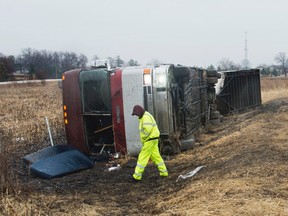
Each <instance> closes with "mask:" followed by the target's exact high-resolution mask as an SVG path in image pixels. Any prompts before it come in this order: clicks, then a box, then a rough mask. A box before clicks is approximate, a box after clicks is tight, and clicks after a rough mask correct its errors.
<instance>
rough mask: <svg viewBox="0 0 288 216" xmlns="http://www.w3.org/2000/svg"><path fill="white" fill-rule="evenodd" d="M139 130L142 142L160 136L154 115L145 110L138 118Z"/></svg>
mask: <svg viewBox="0 0 288 216" xmlns="http://www.w3.org/2000/svg"><path fill="white" fill-rule="evenodd" d="M139 131H140V139H141V142H142V143H143V144H144V143H145V142H147V141H148V140H150V139H153V138H158V137H159V136H160V131H159V129H158V127H157V124H156V121H155V119H154V117H153V116H152V115H151V114H150V113H149V112H147V111H145V113H144V115H143V116H142V118H140V119H139Z"/></svg>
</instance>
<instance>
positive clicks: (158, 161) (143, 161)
mask: <svg viewBox="0 0 288 216" xmlns="http://www.w3.org/2000/svg"><path fill="white" fill-rule="evenodd" d="M149 159H151V160H152V161H153V162H154V164H155V165H156V166H157V168H158V170H159V173H160V176H168V171H167V168H166V165H165V163H164V161H163V159H162V157H161V155H160V152H159V148H158V140H157V139H156V140H150V141H147V142H145V143H144V145H143V146H142V149H141V151H140V153H139V155H138V160H137V165H136V167H135V172H134V174H133V177H134V178H135V179H136V180H141V179H142V174H143V173H144V170H145V167H146V165H147V164H148V162H149Z"/></svg>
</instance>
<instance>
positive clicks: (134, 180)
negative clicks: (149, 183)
mask: <svg viewBox="0 0 288 216" xmlns="http://www.w3.org/2000/svg"><path fill="white" fill-rule="evenodd" d="M131 182H132V183H139V182H141V180H137V179H135V178H132V179H131Z"/></svg>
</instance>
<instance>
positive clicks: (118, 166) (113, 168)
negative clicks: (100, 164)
mask: <svg viewBox="0 0 288 216" xmlns="http://www.w3.org/2000/svg"><path fill="white" fill-rule="evenodd" d="M119 169H121V166H120V164H117V165H116V166H112V167H110V168H108V171H113V170H119Z"/></svg>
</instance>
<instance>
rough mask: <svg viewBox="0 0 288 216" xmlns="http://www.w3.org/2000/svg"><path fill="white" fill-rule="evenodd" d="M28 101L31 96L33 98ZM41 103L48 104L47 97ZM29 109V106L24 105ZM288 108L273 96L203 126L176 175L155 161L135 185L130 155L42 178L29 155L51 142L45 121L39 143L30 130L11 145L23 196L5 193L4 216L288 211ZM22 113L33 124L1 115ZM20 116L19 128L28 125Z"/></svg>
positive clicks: (173, 162) (175, 165)
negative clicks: (160, 172) (162, 169)
mask: <svg viewBox="0 0 288 216" xmlns="http://www.w3.org/2000/svg"><path fill="white" fill-rule="evenodd" d="M39 88H40V87H39ZM41 88H43V87H41ZM51 88H52V87H51ZM53 88H54V87H53ZM36 89H37V88H36ZM27 91H28V90H27ZM33 91H34V90H33ZM45 92H46V91H45ZM53 92H54V93H53V96H51V95H50V96H43V97H44V98H46V99H47V100H46V99H45V101H46V102H48V101H50V100H48V98H50V99H51V100H52V101H57V100H59V102H57V103H56V104H58V105H56V107H58V106H60V111H59V113H56V112H55V109H56V107H54V108H53V111H52V114H51V116H53V115H55V116H57V117H55V120H54V121H53V122H54V124H53V126H52V127H53V128H57V129H56V130H54V134H56V135H54V137H55V136H56V137H57V139H56V140H57V142H56V143H61V144H62V142H63V140H64V138H65V136H64V134H63V133H64V132H63V130H62V127H61V124H62V122H61V121H62V113H61V95H59V94H58V93H59V92H58V90H57V89H56V90H53ZM286 92H287V90H286ZM27 93H28V92H27ZM42 94H43V92H42ZM47 94H50V93H47ZM264 94H265V93H264ZM25 95H27V94H25ZM32 95H33V94H30V96H29V97H32ZM2 97H3V95H2ZM23 97H24V96H23ZM25 98H26V100H28V96H25V97H24V99H25ZM29 100H30V99H29ZM1 101H2V98H1ZM30 101H33V100H32V99H31V100H30ZM18 102H19V101H18ZM33 103H36V102H33ZM33 103H31V104H33ZM39 104H40V107H41V106H42V105H41V104H42V103H40V101H39ZM48 104H50V103H48ZM27 106H28V105H27V104H26V105H23V109H24V107H27ZM43 106H44V105H43ZM6 107H7V108H8V105H7V106H6ZM8 109H11V107H10V108H8ZM57 109H58V108H57ZM2 110H3V109H2ZM45 110H46V113H45V114H47V113H49V112H48V110H49V109H48V108H46V109H45ZM287 111H288V97H286V98H283V97H281V98H275V99H270V100H267V101H265V102H264V103H263V105H262V106H260V107H258V108H254V109H252V110H247V111H245V112H243V113H234V114H230V115H228V116H224V119H223V122H222V123H221V124H220V125H219V126H211V125H210V126H209V127H208V128H207V130H206V131H203V133H202V134H201V135H200V136H199V137H198V139H197V143H196V147H195V148H194V149H192V150H189V151H186V152H182V153H180V154H178V155H175V156H173V157H171V158H170V160H168V161H166V164H167V168H168V170H169V177H167V178H161V177H160V176H159V175H158V172H157V169H156V167H155V166H154V165H153V164H152V163H149V165H148V167H147V168H146V170H145V173H144V177H143V181H142V182H139V183H132V182H131V176H132V174H133V171H134V165H135V159H133V158H129V157H126V158H121V159H118V160H113V161H110V162H96V163H95V166H94V167H93V168H91V169H87V170H84V171H81V172H77V173H73V174H70V175H67V176H64V177H60V178H55V179H51V180H45V179H41V178H39V177H38V176H35V175H34V174H33V173H30V172H29V169H28V166H27V164H25V163H24V161H23V160H22V159H21V158H22V157H23V156H25V155H27V154H29V153H32V152H35V151H36V150H38V149H41V148H43V147H45V146H47V145H49V139H48V135H47V134H46V129H44V128H45V125H43V128H42V129H41V128H39V129H38V130H40V131H42V130H43V131H44V132H41V134H42V133H43V135H41V136H39V137H38V138H37V140H38V142H36V139H35V140H33V139H34V138H33V137H31V138H30V139H31V141H29V142H28V141H26V136H25V133H24V132H22V131H13V130H12V133H13V134H14V135H13V138H17V137H19V134H21V137H23V139H24V141H22V142H21V141H19V142H16V141H13V145H12V147H13V148H11V149H13V154H12V156H13V161H14V168H15V170H17V183H18V186H19V193H18V194H16V195H9V194H8V195H7V194H6V195H4V196H2V198H1V199H2V202H1V204H0V212H1V214H3V215H287V214H288V204H287V199H288V192H287V191H288V186H287V180H288V166H287V160H288V132H287V131H288V115H287ZM57 112H58V111H57ZM15 113H16V114H17V115H20V116H21V118H24V119H26V120H25V121H26V123H27V122H28V124H30V123H29V121H27V119H29V118H28V117H27V118H26V116H25V115H24V114H23V113H22V114H18V112H14V111H12V112H9V113H8V112H7V113H6V112H4V111H2V112H1V113H0V116H1V118H5V119H7V120H8V119H10V117H9V116H8V117H7V115H15ZM37 115H39V114H37V113H36V112H35V113H34V114H33V116H34V117H35V116H37ZM42 115H43V113H42V114H41V115H40V116H42ZM47 115H48V114H47ZM20 116H19V117H18V123H19V124H18V126H17V130H18V127H20V126H19V125H21V124H23V125H24V124H25V121H24V120H23V122H22V121H21V118H20ZM35 119H37V118H36V117H35ZM56 119H57V120H56ZM58 119H59V120H58ZM38 120H39V119H38ZM57 122H58V123H57ZM60 122H61V123H60ZM8 123H9V121H8V122H7V124H8ZM34 123H35V122H34ZM11 124H12V123H11ZM22 127H23V126H22ZM12 128H13V127H12ZM15 128H16V126H14V129H15ZM28 129H29V127H28ZM28 129H27V128H26V129H25V128H24V129H23V130H28ZM32 129H33V127H32ZM30 131H33V130H30V129H29V130H28V132H29V133H30ZM4 132H5V131H4ZM26 132H27V131H26ZM33 133H34V132H33ZM35 133H36V132H35ZM15 134H16V135H17V136H15ZM45 134H46V135H45ZM57 134H58V135H59V136H58V135H57ZM63 137H64V138H63ZM39 140H45V141H46V142H39ZM114 164H120V165H121V169H120V170H116V171H111V172H109V171H108V168H109V167H111V166H112V165H114ZM202 165H204V166H205V167H204V168H203V169H201V170H200V171H199V172H198V173H197V174H196V175H195V176H194V177H192V178H188V179H185V180H179V181H178V182H176V180H177V178H178V176H179V175H180V174H185V173H187V172H190V171H191V170H193V169H195V168H196V167H198V166H202Z"/></svg>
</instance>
